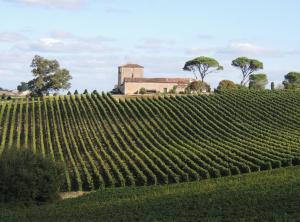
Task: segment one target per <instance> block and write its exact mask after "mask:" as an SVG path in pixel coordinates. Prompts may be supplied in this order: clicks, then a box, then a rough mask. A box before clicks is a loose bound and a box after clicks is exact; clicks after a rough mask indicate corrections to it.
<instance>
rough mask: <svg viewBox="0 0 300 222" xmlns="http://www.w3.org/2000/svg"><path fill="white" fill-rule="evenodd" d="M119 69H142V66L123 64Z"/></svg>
mask: <svg viewBox="0 0 300 222" xmlns="http://www.w3.org/2000/svg"><path fill="white" fill-rule="evenodd" d="M120 67H122V68H144V67H143V66H140V65H138V64H125V65H122V66H120Z"/></svg>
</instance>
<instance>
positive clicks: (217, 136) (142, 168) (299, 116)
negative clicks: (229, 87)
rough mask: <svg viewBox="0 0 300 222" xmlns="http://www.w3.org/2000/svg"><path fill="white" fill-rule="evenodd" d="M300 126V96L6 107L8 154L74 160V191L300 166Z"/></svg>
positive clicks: (2, 110)
mask: <svg viewBox="0 0 300 222" xmlns="http://www.w3.org/2000/svg"><path fill="white" fill-rule="evenodd" d="M299 125H300V93H299V92H285V91H283V92H270V91H262V92H241V91H236V92H227V93H223V94H216V95H211V96H184V97H183V96H181V97H173V98H159V99H137V100H128V101H125V102H124V101H120V102H117V101H116V100H114V99H113V98H111V97H110V96H107V95H104V94H103V95H98V94H92V95H79V96H62V97H55V98H47V99H38V100H31V99H30V100H26V99H24V100H18V101H14V102H8V103H5V104H2V105H0V137H1V138H0V141H1V144H0V153H2V152H3V150H4V149H8V148H10V147H12V148H14V149H18V148H22V147H30V148H31V149H33V150H34V151H35V152H40V153H42V154H43V155H45V156H50V157H51V158H53V159H55V160H56V161H62V162H64V163H65V166H66V171H65V172H66V173H65V186H64V187H63V190H66V191H68V190H93V189H99V188H104V187H114V186H117V187H118V186H144V185H153V184H169V183H177V182H184V181H196V180H202V179H206V178H214V177H221V176H228V175H236V174H242V173H248V172H255V171H262V170H269V169H274V168H280V167H286V166H291V165H297V164H299V163H300V161H299V160H300V159H299V157H300V130H299Z"/></svg>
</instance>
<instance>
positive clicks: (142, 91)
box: [139, 88, 147, 95]
mask: <svg viewBox="0 0 300 222" xmlns="http://www.w3.org/2000/svg"><path fill="white" fill-rule="evenodd" d="M139 93H140V94H142V95H144V94H146V93H147V90H146V89H145V88H140V90H139Z"/></svg>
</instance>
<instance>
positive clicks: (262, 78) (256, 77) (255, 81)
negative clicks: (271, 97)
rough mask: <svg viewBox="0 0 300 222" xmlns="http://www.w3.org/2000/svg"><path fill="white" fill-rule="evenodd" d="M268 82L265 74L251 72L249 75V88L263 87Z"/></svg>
mask: <svg viewBox="0 0 300 222" xmlns="http://www.w3.org/2000/svg"><path fill="white" fill-rule="evenodd" d="M267 84H268V78H267V74H264V73H259V74H251V75H250V76H249V88H250V89H265V87H266V85H267Z"/></svg>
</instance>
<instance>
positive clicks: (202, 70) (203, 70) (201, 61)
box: [183, 56, 223, 82]
mask: <svg viewBox="0 0 300 222" xmlns="http://www.w3.org/2000/svg"><path fill="white" fill-rule="evenodd" d="M183 70H185V71H189V72H193V73H194V75H195V78H196V79H198V75H197V72H198V74H199V75H200V78H201V81H202V82H203V81H204V78H205V77H206V75H208V74H209V73H212V72H215V71H219V70H223V66H221V65H220V64H219V62H218V61H217V60H215V59H214V58H209V57H205V56H200V57H197V58H195V59H192V60H189V61H187V62H186V63H185V65H184V67H183Z"/></svg>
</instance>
